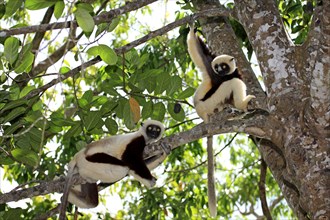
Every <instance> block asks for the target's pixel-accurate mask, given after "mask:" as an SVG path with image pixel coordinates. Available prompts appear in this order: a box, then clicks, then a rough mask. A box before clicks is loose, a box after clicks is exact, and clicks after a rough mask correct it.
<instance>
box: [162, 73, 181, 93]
mask: <svg viewBox="0 0 330 220" xmlns="http://www.w3.org/2000/svg"><path fill="white" fill-rule="evenodd" d="M170 85H171V86H168V87H167V89H166V91H167V95H169V96H170V95H172V94H173V93H175V92H177V91H179V90H180V89H181V86H182V79H181V78H180V77H179V76H173V77H171V78H170Z"/></svg>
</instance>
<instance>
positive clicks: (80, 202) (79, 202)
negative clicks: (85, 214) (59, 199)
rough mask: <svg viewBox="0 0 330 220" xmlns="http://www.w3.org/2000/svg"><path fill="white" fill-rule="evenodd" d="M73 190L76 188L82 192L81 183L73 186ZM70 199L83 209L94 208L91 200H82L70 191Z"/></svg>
mask: <svg viewBox="0 0 330 220" xmlns="http://www.w3.org/2000/svg"><path fill="white" fill-rule="evenodd" d="M71 189H72V190H75V191H76V192H80V193H81V192H82V191H81V185H75V186H73V187H72V188H71ZM68 201H69V202H70V203H71V204H75V205H76V206H78V207H80V208H83V209H90V208H94V205H92V204H91V203H90V202H88V201H86V200H82V199H79V198H78V197H76V196H75V195H74V194H72V193H69V196H68Z"/></svg>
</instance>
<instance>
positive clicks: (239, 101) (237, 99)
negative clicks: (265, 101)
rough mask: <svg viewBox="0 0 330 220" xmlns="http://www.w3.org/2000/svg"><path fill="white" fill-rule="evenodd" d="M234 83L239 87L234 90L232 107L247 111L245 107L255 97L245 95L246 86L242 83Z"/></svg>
mask: <svg viewBox="0 0 330 220" xmlns="http://www.w3.org/2000/svg"><path fill="white" fill-rule="evenodd" d="M236 83H239V84H241V85H237V86H235V89H234V91H233V98H234V105H235V107H236V108H238V109H240V110H243V111H247V105H248V103H249V101H250V100H251V99H253V98H255V96H254V95H248V96H247V95H246V86H245V84H244V82H243V81H236Z"/></svg>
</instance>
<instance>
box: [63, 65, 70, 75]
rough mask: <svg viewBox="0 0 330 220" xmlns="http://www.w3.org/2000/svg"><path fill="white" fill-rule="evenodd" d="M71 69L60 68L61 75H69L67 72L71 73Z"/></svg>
mask: <svg viewBox="0 0 330 220" xmlns="http://www.w3.org/2000/svg"><path fill="white" fill-rule="evenodd" d="M70 70H71V69H70V68H69V67H67V66H62V67H61V68H60V73H62V74H63V73H67V72H69V71H70Z"/></svg>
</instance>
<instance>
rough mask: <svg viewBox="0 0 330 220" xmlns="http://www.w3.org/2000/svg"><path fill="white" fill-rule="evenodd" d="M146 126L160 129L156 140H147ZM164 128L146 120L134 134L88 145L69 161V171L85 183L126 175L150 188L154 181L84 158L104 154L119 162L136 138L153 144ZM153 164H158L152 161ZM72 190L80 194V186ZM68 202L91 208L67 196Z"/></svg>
mask: <svg viewBox="0 0 330 220" xmlns="http://www.w3.org/2000/svg"><path fill="white" fill-rule="evenodd" d="M148 125H158V126H159V127H160V128H161V133H160V135H159V136H158V137H157V138H155V139H154V138H149V137H147V135H146V131H145V130H146V128H147V127H148ZM164 130H165V129H164V126H163V124H162V123H160V122H159V121H154V120H147V121H145V122H144V124H143V126H142V127H141V128H140V129H139V130H138V131H136V132H133V133H128V134H122V135H116V136H111V137H109V138H105V139H102V140H99V141H95V142H93V143H91V144H89V145H88V146H87V147H86V148H84V149H82V150H80V151H79V152H78V153H77V154H76V155H75V156H74V157H73V159H72V160H71V161H70V163H69V170H71V172H74V171H73V170H76V171H77V172H78V173H79V174H80V176H81V177H83V178H84V179H85V180H86V181H87V182H90V183H95V182H97V181H98V180H100V181H101V182H103V183H113V182H117V181H119V180H121V179H122V178H124V177H125V176H126V175H127V174H130V175H132V176H134V177H135V178H136V179H137V180H138V181H140V182H141V183H142V184H144V185H145V186H146V187H148V188H150V187H152V186H154V185H155V183H156V181H155V179H153V180H148V179H144V178H142V177H140V176H139V175H137V174H136V173H135V172H134V171H132V170H130V169H129V168H128V167H126V166H120V165H112V164H103V163H92V162H89V161H88V160H86V156H88V155H93V154H95V153H106V154H109V155H111V156H113V157H115V158H117V159H119V160H121V158H122V155H123V153H124V151H125V150H126V146H127V145H128V144H129V143H130V142H131V141H132V140H133V139H134V138H136V137H139V136H141V135H143V136H144V138H145V141H146V144H149V143H152V142H155V141H157V140H159V139H160V138H161V136H162V134H163V132H164ZM153 163H157V164H159V163H158V161H157V160H156V161H154V162H153ZM153 163H152V164H148V168H149V166H150V167H154V164H153ZM73 189H74V190H76V191H78V192H81V187H80V186H74V187H73ZM68 201H69V202H70V203H72V204H75V205H77V206H79V207H81V208H93V207H94V206H91V205H90V204H89V203H88V201H84V200H81V199H79V198H77V197H76V196H74V195H73V194H71V195H70V194H69V198H68Z"/></svg>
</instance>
